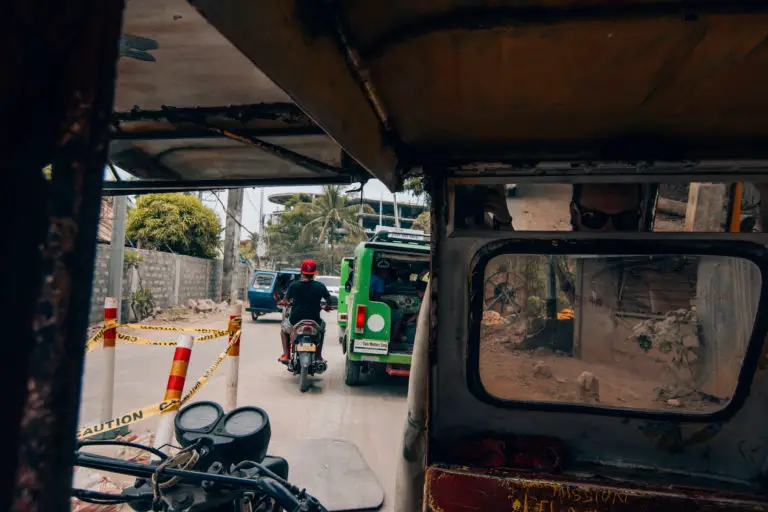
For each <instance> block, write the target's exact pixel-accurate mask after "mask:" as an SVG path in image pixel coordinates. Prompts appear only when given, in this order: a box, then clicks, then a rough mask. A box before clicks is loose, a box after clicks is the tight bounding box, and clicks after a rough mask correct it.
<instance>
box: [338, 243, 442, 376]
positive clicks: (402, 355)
mask: <svg viewBox="0 0 768 512" xmlns="http://www.w3.org/2000/svg"><path fill="white" fill-rule="evenodd" d="M429 258H430V247H429V239H428V237H427V235H425V234H424V233H423V232H421V231H415V230H392V229H390V230H386V229H380V230H378V231H377V233H376V234H375V235H374V237H373V239H372V240H371V241H368V242H362V243H361V244H360V245H358V246H357V248H356V249H355V257H354V261H353V262H351V263H350V266H351V268H352V269H353V272H352V278H351V279H350V280H348V283H349V285H348V286H346V291H347V293H348V294H347V296H346V297H345V302H346V308H347V310H346V313H347V316H346V319H347V322H346V324H345V326H344V329H343V331H342V332H343V336H344V338H343V340H342V350H343V351H344V353H345V355H346V363H345V382H346V384H347V385H348V386H355V385H357V384H359V383H360V380H361V375H362V374H373V373H376V372H377V371H384V372H385V373H386V374H388V375H393V376H409V375H410V366H411V355H412V353H413V343H414V338H415V335H416V318H417V317H418V314H419V309H420V307H421V303H422V299H423V297H424V293H425V291H426V287H427V280H428V275H429ZM340 300H341V298H340ZM339 308H340V309H341V304H340V306H339Z"/></svg>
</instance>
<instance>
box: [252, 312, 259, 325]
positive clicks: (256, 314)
mask: <svg viewBox="0 0 768 512" xmlns="http://www.w3.org/2000/svg"><path fill="white" fill-rule="evenodd" d="M259 316H260V315H259V314H258V313H257V312H255V311H251V319H252V320H253V321H254V322H258V321H259Z"/></svg>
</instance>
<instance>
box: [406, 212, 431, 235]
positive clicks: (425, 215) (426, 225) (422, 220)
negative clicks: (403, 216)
mask: <svg viewBox="0 0 768 512" xmlns="http://www.w3.org/2000/svg"><path fill="white" fill-rule="evenodd" d="M431 225H432V222H431V218H430V215H429V212H428V211H426V212H421V213H420V214H419V216H418V217H416V220H414V221H413V225H412V226H411V229H420V230H422V231H424V232H425V233H430V232H431Z"/></svg>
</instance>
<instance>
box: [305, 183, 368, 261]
mask: <svg viewBox="0 0 768 512" xmlns="http://www.w3.org/2000/svg"><path fill="white" fill-rule="evenodd" d="M360 209H361V208H360V205H356V204H348V203H347V198H346V197H345V196H344V191H343V189H342V187H340V186H338V185H324V186H323V195H320V196H317V197H315V199H314V200H313V201H312V203H311V204H310V205H309V215H310V216H311V217H312V220H310V221H309V222H308V223H307V224H306V225H305V226H304V228H303V229H302V230H301V238H302V241H303V242H308V241H309V240H311V239H312V238H313V237H316V238H317V242H318V243H321V244H322V243H325V242H328V243H330V245H331V253H332V254H333V244H334V241H335V240H336V237H337V235H338V234H340V233H344V234H346V236H348V237H361V238H362V237H365V231H364V230H363V227H362V226H361V225H360V224H358V221H357V214H358V211H359V210H360ZM362 210H364V211H366V212H367V213H373V208H371V207H370V206H368V205H363V207H362Z"/></svg>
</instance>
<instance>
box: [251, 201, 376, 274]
mask: <svg viewBox="0 0 768 512" xmlns="http://www.w3.org/2000/svg"><path fill="white" fill-rule="evenodd" d="M324 193H325V195H324V196H318V197H316V198H315V199H314V200H312V197H311V196H309V195H308V194H296V195H295V196H293V197H292V198H291V199H289V200H288V201H287V202H286V204H285V210H284V211H283V213H282V214H281V215H280V218H279V221H278V222H277V223H273V224H269V225H267V226H266V228H265V234H266V238H267V259H269V260H272V261H274V262H276V263H280V262H282V265H283V266H284V267H287V268H296V267H298V266H299V264H300V263H301V262H302V261H303V260H304V259H306V258H312V259H314V260H315V261H316V262H317V263H318V265H319V271H320V272H321V273H323V274H338V271H339V269H338V267H339V263H340V261H341V258H342V257H344V256H349V255H350V254H352V251H353V250H354V247H355V245H357V243H359V242H360V241H362V240H364V239H365V233H364V231H363V229H362V228H361V227H360V225H359V224H358V223H357V212H358V210H359V208H360V206H359V205H357V204H349V203H348V201H347V198H346V197H345V195H344V194H343V190H342V189H341V187H333V186H327V187H324ZM307 199H309V200H308V201H307ZM363 210H364V211H368V212H370V213H373V209H372V208H371V207H370V206H364V207H363Z"/></svg>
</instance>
